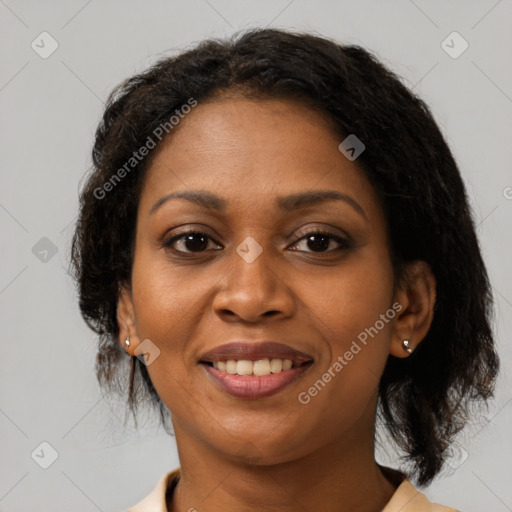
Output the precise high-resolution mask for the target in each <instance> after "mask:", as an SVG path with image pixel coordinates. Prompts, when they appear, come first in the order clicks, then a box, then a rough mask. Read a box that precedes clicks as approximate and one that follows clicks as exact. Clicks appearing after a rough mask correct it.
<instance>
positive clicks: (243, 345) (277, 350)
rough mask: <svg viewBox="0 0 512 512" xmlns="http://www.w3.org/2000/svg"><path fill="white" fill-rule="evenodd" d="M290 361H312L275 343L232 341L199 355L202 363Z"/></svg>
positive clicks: (289, 348)
mask: <svg viewBox="0 0 512 512" xmlns="http://www.w3.org/2000/svg"><path fill="white" fill-rule="evenodd" d="M267 358H268V359H290V360H291V361H294V362H296V363H306V362H308V361H312V360H313V357H312V356H310V355H309V354H306V353H304V352H301V351H299V350H296V349H294V348H292V347H290V346H288V345H284V344H282V343H277V342H275V341H260V342H258V343H254V342H250V341H233V342H230V343H226V344H224V345H220V346H218V347H215V348H214V349H212V350H209V351H208V352H205V353H204V354H202V355H201V357H200V361H202V362H208V363H212V362H216V361H227V360H229V359H234V360H248V361H258V360H259V359H267Z"/></svg>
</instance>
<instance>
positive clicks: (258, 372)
mask: <svg viewBox="0 0 512 512" xmlns="http://www.w3.org/2000/svg"><path fill="white" fill-rule="evenodd" d="M213 367H214V368H216V369H217V370H220V371H222V372H226V373H230V374H231V375H255V376H257V377H263V376H264V375H270V374H271V373H279V372H281V371H285V370H290V369H291V368H292V367H293V361H292V360H291V359H259V360H258V361H248V360H247V359H240V360H238V361H236V360H234V359H229V360H228V361H215V362H214V363H213Z"/></svg>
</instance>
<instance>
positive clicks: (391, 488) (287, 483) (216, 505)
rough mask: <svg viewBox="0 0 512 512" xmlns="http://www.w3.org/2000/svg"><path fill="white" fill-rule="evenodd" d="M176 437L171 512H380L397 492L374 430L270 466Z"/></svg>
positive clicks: (181, 431)
mask: <svg viewBox="0 0 512 512" xmlns="http://www.w3.org/2000/svg"><path fill="white" fill-rule="evenodd" d="M175 434H176V441H177V444H178V451H179V456H180V464H181V477H180V480H179V482H178V484H177V486H176V489H175V491H174V493H173V496H172V497H171V499H170V501H171V502H170V503H168V504H167V507H168V510H169V511H173V512H189V511H194V510H196V511H201V510H208V511H209V512H225V511H226V510H237V512H249V511H253V510H260V509H261V510H269V511H274V512H288V511H290V512H291V511H296V510H308V511H310V510H311V511H312V510H332V511H336V512H349V511H350V512H376V511H380V510H382V508H383V507H384V506H385V505H386V503H387V502H388V501H389V500H390V499H391V497H392V495H393V493H394V492H395V490H396V483H395V484H392V483H391V482H390V481H389V480H388V479H387V478H386V477H385V476H384V475H383V473H382V472H381V470H380V468H379V465H378V464H377V463H376V461H375V459H374V443H373V438H374V437H373V429H368V431H367V432H361V431H360V430H358V429H354V431H353V433H352V434H349V435H347V433H345V434H344V435H343V439H336V440H335V441H334V442H332V443H330V444H328V445H324V446H322V447H321V449H319V450H316V451H314V452H313V453H310V454H308V455H306V456H303V457H301V458H298V459H295V460H293V461H289V462H283V463H279V464H271V465H270V464H269V465H253V464H248V463H247V462H245V463H241V462H239V461H237V460H234V459H233V458H229V457H226V456H225V455H223V454H219V452H216V451H215V450H214V449H212V448H211V447H209V446H205V445H204V443H201V442H199V441H198V440H197V439H194V438H193V437H192V436H190V435H189V434H188V433H187V432H186V431H185V430H184V429H182V428H180V426H179V424H175ZM183 447H186V448H183Z"/></svg>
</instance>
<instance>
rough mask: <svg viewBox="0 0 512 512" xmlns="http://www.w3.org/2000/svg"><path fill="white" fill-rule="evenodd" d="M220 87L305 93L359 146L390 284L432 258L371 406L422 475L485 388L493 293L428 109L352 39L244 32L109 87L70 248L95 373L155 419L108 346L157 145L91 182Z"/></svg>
mask: <svg viewBox="0 0 512 512" xmlns="http://www.w3.org/2000/svg"><path fill="white" fill-rule="evenodd" d="M229 91H236V92H239V93H241V94H243V95H245V97H248V98H274V99H294V100H296V101H301V102H304V103H307V104H308V105H310V106H313V107H314V108H316V109H317V110H318V111H321V112H323V113H324V114H325V115H326V118H328V119H329V120H330V121H331V122H332V125H333V128H334V129H335V130H337V131H338V133H339V136H340V141H341V140H343V138H345V137H346V136H347V135H349V134H356V135H357V137H358V138H359V139H361V140H362V141H363V142H364V144H365V145H366V150H365V151H364V152H363V153H362V154H361V156H360V157H359V158H358V160H357V164H358V166H359V168H360V169H361V171H362V172H364V173H365V175H366V176H367V177H368V179H369V180H370V182H371V183H372V185H373V187H374V188H375V190H376V192H377V193H378V196H379V199H380V201H381V204H382V207H383V210H384V212H385V216H386V221H387V226H388V229H389V234H390V245H391V254H392V264H393V270H394V277H395V280H396V281H395V282H398V281H400V280H401V279H403V277H404V272H405V268H406V267H405V264H406V263H407V262H410V261H413V260H423V261H426V262H427V263H428V264H429V265H430V267H431V269H432V271H433V273H434V275H435V278H436V281H437V290H436V295H437V296H436V305H435V314H434V319H433V322H432V325H431V327H430V330H429V332H428V333H427V336H426V337H425V338H424V340H423V341H422V342H421V343H420V345H419V346H418V348H417V349H416V350H415V352H414V353H413V354H412V356H410V357H407V358H403V359H402V358H396V357H393V356H389V358H388V361H387V364H386V367H385V370H384V373H383V375H382V378H381V381H380V385H379V407H378V414H379V417H381V418H382V419H383V420H384V423H385V425H386V427H387V430H388V432H389V434H390V435H391V437H392V439H393V440H394V441H395V442H396V443H397V445H398V446H399V447H400V448H401V449H402V450H403V451H404V452H405V453H406V456H405V459H406V462H407V463H409V464H410V465H411V466H412V468H411V472H412V474H411V476H410V478H415V479H416V481H417V482H418V483H419V484H420V485H426V484H428V483H430V482H431V480H432V479H433V478H434V477H435V476H436V474H437V473H438V472H439V471H440V469H441V468H442V466H443V462H444V460H445V458H446V453H447V449H448V447H449V446H450V443H451V442H452V441H453V440H454V436H455V434H457V433H458V432H459V431H460V430H461V429H462V428H463V427H464V425H465V424H466V422H467V421H468V419H469V416H470V413H471V411H472V406H473V405H477V404H480V405H482V404H484V403H485V401H486V400H487V399H488V398H490V397H491V396H492V395H493V392H494V386H495V381H496V376H497V372H498V368H499V359H498V355H497V353H496V350H495V347H494V339H493V333H492V329H491V325H492V320H493V318H492V316H493V309H492V306H493V299H492V293H491V288H490V284H489V278H488V274H487V271H486V268H485V265H484V262H483V260H482V256H481V252H480V248H479V244H478V240H477V237H476V233H475V221H474V219H473V217H472V215H473V214H472V212H471V209H470V207H469V204H468V198H467V195H466V191H465V187H464V184H463V181H462V178H461V175H460V172H459V170H458V168H457V165H456V163H455V161H454V158H453V156H452V154H451V151H450V149H449V147H448V145H447V143H446V142H445V140H444V138H443V136H442V134H441V132H440V129H439V128H438V126H437V124H436V122H435V120H434V119H433V117H432V114H431V113H430V111H429V108H428V107H427V106H426V105H425V103H424V102H423V101H422V100H421V99H420V98H418V96H416V95H415V94H414V93H413V92H411V90H409V89H408V88H407V87H406V86H405V85H404V84H403V83H402V81H401V80H400V78H399V77H398V76H397V75H395V74H394V73H393V72H391V71H390V70H388V69H387V68H386V67H384V66H383V65H382V64H381V63H380V61H379V60H378V59H377V58H376V57H375V56H373V55H372V54H371V53H369V52H368V51H367V50H365V49H363V48H361V47H359V46H354V45H341V44H338V43H336V42H335V41H332V40H330V39H327V38H324V37H320V36H317V35H314V34H307V33H297V32H292V31H285V30H276V29H253V30H248V31H244V32H242V33H238V34H235V35H234V36H232V37H231V38H229V39H226V40H218V39H210V40H206V41H202V42H200V43H199V44H197V45H196V46H194V47H192V48H190V49H187V50H186V51H184V52H182V53H181V54H178V55H174V56H171V57H166V58H161V59H160V60H159V61H158V62H157V63H156V64H154V65H153V66H151V67H150V68H149V69H148V70H146V71H144V72H143V73H140V74H138V75H136V76H133V77H131V78H129V79H127V80H126V81H124V82H123V83H121V84H120V85H119V86H117V87H116V88H115V89H114V91H113V92H112V93H111V94H110V96H109V98H108V101H107V104H106V108H105V112H104V115H103V119H102V120H101V123H100V124H99V126H98V129H97V131H96V138H95V144H94V148H93V152H92V158H93V166H92V171H91V173H90V174H89V175H88V176H87V180H86V183H85V185H84V186H83V188H82V190H81V193H80V212H79V217H78V221H77V224H76V230H75V233H74V236H73V241H72V248H71V267H72V268H71V272H72V275H73V277H74V279H75V280H76V282H77V287H78V293H79V303H80V310H81V313H82V316H83V318H84V319H85V321H86V322H87V324H88V326H89V327H90V328H91V329H93V330H94V331H95V332H96V333H97V334H98V335H99V351H98V355H97V360H96V372H97V377H98V380H99V382H100V384H101V385H102V386H103V387H107V388H108V389H109V391H117V392H119V393H125V394H126V387H127V386H126V385H125V384H121V376H123V378H124V379H128V380H129V389H128V404H129V408H130V409H131V410H132V412H133V415H134V418H135V416H136V409H137V406H138V404H139V402H140V401H141V399H142V398H143V397H146V398H148V399H149V400H148V402H147V403H149V404H154V405H156V406H157V408H159V410H160V415H161V419H162V421H164V416H165V413H166V412H168V411H166V408H165V406H164V404H163V403H162V401H161V399H160V398H159V396H158V394H157V393H156V391H155V389H154V387H153V385H152V383H151V380H150V378H149V374H148V372H147V369H146V367H145V365H144V363H143V362H141V361H140V360H139V359H138V358H136V357H131V358H130V357H129V356H128V355H127V354H126V352H125V351H124V350H123V349H122V347H121V346H120V343H119V341H118V335H119V326H118V324H117V319H116V309H117V299H118V295H119V286H120V284H122V283H126V284H129V283H130V276H131V270H132V262H133V251H134V241H135V240H134V237H135V225H136V212H137V206H138V201H139V195H140V190H141V185H142V183H143V180H144V176H145V172H146V171H147V169H148V167H149V166H150V164H151V161H152V155H154V153H156V151H154V152H152V154H150V155H149V156H148V157H147V158H145V159H141V161H140V162H137V163H136V165H135V166H134V170H133V171H132V172H130V173H126V176H123V179H122V180H118V182H115V183H114V185H113V186H111V187H109V192H108V198H106V199H102V198H101V197H99V192H98V191H99V190H106V188H105V184H106V183H107V182H108V181H109V180H112V177H113V176H114V174H115V173H116V172H117V171H118V169H120V168H122V167H123V165H125V164H126V162H127V161H128V160H129V159H130V158H131V157H132V155H133V153H134V151H136V150H137V149H138V148H140V147H142V146H143V145H144V144H145V143H146V142H147V140H148V136H150V135H151V134H152V133H153V132H154V130H156V129H157V128H158V126H160V125H161V124H162V123H165V122H168V120H169V118H170V116H171V115H172V114H173V113H175V112H176V111H177V110H179V109H180V108H181V107H182V106H183V105H185V104H186V103H187V102H188V101H190V98H194V99H195V100H196V101H197V102H199V103H200V102H201V101H206V100H211V99H212V98H214V96H215V95H216V94H219V93H223V92H229ZM169 136H172V132H170V134H169ZM111 183H112V181H111ZM128 362H130V363H131V370H130V372H129V377H128V376H127V375H128V371H127V367H128ZM139 391H140V393H139V394H137V393H138V392H139ZM135 421H136V418H135ZM164 423H165V421H164Z"/></svg>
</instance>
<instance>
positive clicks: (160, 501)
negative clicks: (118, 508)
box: [124, 468, 180, 512]
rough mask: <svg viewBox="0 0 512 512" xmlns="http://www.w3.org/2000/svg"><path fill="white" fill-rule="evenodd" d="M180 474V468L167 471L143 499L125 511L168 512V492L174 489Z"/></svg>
mask: <svg viewBox="0 0 512 512" xmlns="http://www.w3.org/2000/svg"><path fill="white" fill-rule="evenodd" d="M179 476H180V468H177V469H174V470H172V471H169V472H168V473H165V474H164V475H163V476H162V477H161V478H160V480H159V481H158V483H157V484H156V486H155V488H154V489H153V490H152V491H151V492H150V493H149V494H148V495H147V496H146V497H145V498H144V499H143V500H142V501H139V503H137V504H136V505H134V506H133V507H130V508H129V509H127V510H125V511H124V512H167V506H166V494H167V493H168V492H172V491H173V489H174V487H175V485H176V483H177V482H178V479H179Z"/></svg>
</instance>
